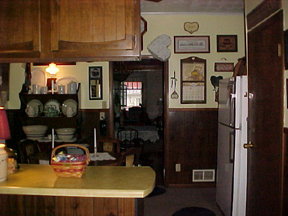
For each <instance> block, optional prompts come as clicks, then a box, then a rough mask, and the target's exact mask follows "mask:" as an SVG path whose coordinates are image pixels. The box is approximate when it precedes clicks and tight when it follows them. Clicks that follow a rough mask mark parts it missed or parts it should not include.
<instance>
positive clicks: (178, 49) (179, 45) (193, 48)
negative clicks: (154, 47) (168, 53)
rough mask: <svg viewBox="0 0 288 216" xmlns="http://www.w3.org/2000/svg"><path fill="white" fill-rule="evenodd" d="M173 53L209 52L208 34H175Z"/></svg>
mask: <svg viewBox="0 0 288 216" xmlns="http://www.w3.org/2000/svg"><path fill="white" fill-rule="evenodd" d="M174 53H210V36H175V37H174Z"/></svg>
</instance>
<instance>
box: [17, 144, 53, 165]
mask: <svg viewBox="0 0 288 216" xmlns="http://www.w3.org/2000/svg"><path fill="white" fill-rule="evenodd" d="M19 151H20V161H21V163H24V164H39V162H40V160H46V161H49V160H50V155H48V153H46V152H41V151H40V148H39V146H38V142H37V141H35V140H30V139H26V140H24V141H20V143H19Z"/></svg>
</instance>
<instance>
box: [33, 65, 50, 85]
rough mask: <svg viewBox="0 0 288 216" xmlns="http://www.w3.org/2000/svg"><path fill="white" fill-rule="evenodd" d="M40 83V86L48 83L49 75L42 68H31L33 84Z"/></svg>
mask: <svg viewBox="0 0 288 216" xmlns="http://www.w3.org/2000/svg"><path fill="white" fill-rule="evenodd" d="M33 84H38V85H40V86H46V85H47V75H46V73H45V72H44V71H43V70H41V69H40V68H33V69H32V70H31V85H33Z"/></svg>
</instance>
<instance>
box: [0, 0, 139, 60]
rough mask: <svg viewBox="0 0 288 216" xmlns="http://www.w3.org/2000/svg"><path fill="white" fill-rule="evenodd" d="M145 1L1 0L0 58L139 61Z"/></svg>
mask: <svg viewBox="0 0 288 216" xmlns="http://www.w3.org/2000/svg"><path fill="white" fill-rule="evenodd" d="M139 7H140V6H139V0H81V1H79V0H1V1H0V38H4V39H2V40H1V41H0V61H1V62H25V61H26V62H28V61H31V62H46V61H58V62H59V61H61V62H63V61H94V60H116V59H117V60H119V59H123V60H125V59H126V60H129V59H131V60H135V59H138V58H139V56H140V46H141V45H140V41H141V35H140V10H139Z"/></svg>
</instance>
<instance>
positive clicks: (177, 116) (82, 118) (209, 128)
mask: <svg viewBox="0 0 288 216" xmlns="http://www.w3.org/2000/svg"><path fill="white" fill-rule="evenodd" d="M100 112H105V114H106V115H105V116H106V123H107V136H109V135H110V134H113V132H111V131H110V130H111V129H110V128H111V127H110V124H111V122H112V121H110V117H109V114H108V113H109V110H108V109H103V110H96V109H83V110H79V114H78V118H79V130H80V138H81V140H82V143H87V144H89V145H90V147H91V149H90V151H91V152H92V151H93V128H95V127H96V128H97V134H98V136H99V135H100V128H99V118H100ZM19 113H20V112H19V111H18V110H8V111H7V115H8V119H9V123H10V128H11V134H12V138H13V139H12V140H13V142H12V143H17V139H18V141H19V140H20V138H23V136H22V137H21V136H20V134H21V123H20V121H19V117H18V115H19ZM17 118H18V120H17ZM164 121H165V122H166V123H165V127H166V128H165V139H164V142H165V143H164V151H165V156H164V157H165V158H164V160H165V185H166V186H177V187H178V186H179V187H182V186H183V187H186V186H187V187H214V186H215V182H213V183H199V182H197V183H195V182H194V183H193V182H192V170H193V169H215V171H216V167H217V139H218V137H217V134H218V109H169V111H168V114H167V119H165V120H164ZM19 124H20V125H19ZM22 133H23V132H22ZM24 136H25V135H24ZM177 163H179V164H180V165H181V171H180V172H176V171H175V164H177Z"/></svg>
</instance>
